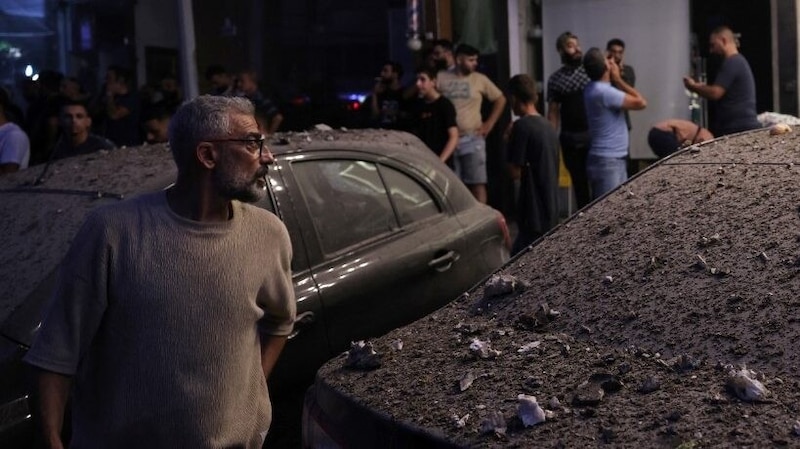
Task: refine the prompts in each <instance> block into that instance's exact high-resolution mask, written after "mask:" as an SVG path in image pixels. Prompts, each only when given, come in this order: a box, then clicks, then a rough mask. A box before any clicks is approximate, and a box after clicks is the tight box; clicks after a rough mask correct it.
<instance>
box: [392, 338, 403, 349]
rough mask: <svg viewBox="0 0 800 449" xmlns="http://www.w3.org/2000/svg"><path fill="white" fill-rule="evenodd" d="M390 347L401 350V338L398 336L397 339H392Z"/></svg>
mask: <svg viewBox="0 0 800 449" xmlns="http://www.w3.org/2000/svg"><path fill="white" fill-rule="evenodd" d="M392 349H394V350H395V351H402V350H403V340H400V339H399V338H398V339H397V340H394V341H392Z"/></svg>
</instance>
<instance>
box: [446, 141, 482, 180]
mask: <svg viewBox="0 0 800 449" xmlns="http://www.w3.org/2000/svg"><path fill="white" fill-rule="evenodd" d="M453 162H454V163H455V172H456V174H458V176H459V177H460V178H461V181H462V182H463V183H464V184H467V185H473V184H486V182H487V176H486V140H484V138H483V137H481V136H475V135H469V136H462V137H461V138H459V139H458V146H457V147H456V151H455V155H454V157H453Z"/></svg>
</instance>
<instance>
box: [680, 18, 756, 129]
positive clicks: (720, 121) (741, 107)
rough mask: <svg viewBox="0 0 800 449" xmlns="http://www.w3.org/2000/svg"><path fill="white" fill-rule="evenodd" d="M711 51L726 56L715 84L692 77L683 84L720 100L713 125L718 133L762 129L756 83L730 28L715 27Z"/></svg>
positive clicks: (701, 93)
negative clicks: (758, 116)
mask: <svg viewBox="0 0 800 449" xmlns="http://www.w3.org/2000/svg"><path fill="white" fill-rule="evenodd" d="M709 46H710V52H711V54H714V55H719V56H722V58H724V61H723V62H722V66H720V69H719V72H718V73H717V77H716V79H714V83H713V84H704V83H699V82H697V81H695V80H694V79H692V78H690V77H684V78H683V85H684V86H686V88H687V89H689V90H690V91H692V92H695V93H697V94H698V95H700V96H701V97H703V98H707V99H709V100H711V101H715V102H716V107H717V108H716V114H715V118H714V120H713V123H712V124H711V127H710V128H711V132H712V133H714V135H715V136H723V135H725V134H733V133H738V132H741V131H747V130H750V129H756V128H760V127H761V124H760V123H759V122H758V119H757V118H756V84H755V81H754V80H753V72H752V71H751V70H750V64H748V63H747V59H745V58H744V56H742V55H741V54H740V53H739V42H738V40H737V39H736V36H735V35H734V34H733V31H731V29H730V28H728V27H726V26H722V27H718V28H716V29H714V31H713V32H712V33H711V36H710V37H709Z"/></svg>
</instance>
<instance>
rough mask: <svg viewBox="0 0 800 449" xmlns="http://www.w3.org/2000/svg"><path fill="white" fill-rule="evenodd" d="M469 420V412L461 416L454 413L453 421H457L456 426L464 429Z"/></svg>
mask: <svg viewBox="0 0 800 449" xmlns="http://www.w3.org/2000/svg"><path fill="white" fill-rule="evenodd" d="M467 420H469V413H467V414H466V415H464V416H462V417H460V418H459V417H458V415H453V421H454V422H455V424H456V427H458V428H459V429H463V428H464V427H466V425H467Z"/></svg>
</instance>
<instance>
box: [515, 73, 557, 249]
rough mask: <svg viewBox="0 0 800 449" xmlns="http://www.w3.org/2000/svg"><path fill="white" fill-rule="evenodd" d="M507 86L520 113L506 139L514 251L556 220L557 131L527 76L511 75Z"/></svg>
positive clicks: (546, 229) (516, 109)
mask: <svg viewBox="0 0 800 449" xmlns="http://www.w3.org/2000/svg"><path fill="white" fill-rule="evenodd" d="M508 89H509V94H510V97H511V109H512V111H514V114H516V115H518V116H519V117H520V118H519V120H517V121H516V122H514V124H513V125H512V127H511V134H510V136H509V139H508V164H509V171H510V174H511V179H512V180H513V181H514V191H515V197H516V199H515V203H516V205H517V225H518V229H519V232H518V234H517V238H516V240H515V241H514V245H513V246H512V248H511V251H512V254H516V253H517V252H519V251H521V250H522V249H524V248H525V247H527V246H528V245H530V244H531V243H533V242H534V241H536V239H538V238H539V237H541V236H542V235H544V234H545V233H546V232H547V231H549V230H550V229H551V228H553V227H554V226H555V225H556V224H558V135H557V134H556V131H555V130H554V129H553V127H552V126H551V125H550V123H548V121H547V120H545V119H544V118H543V117H542V116H541V115H540V114H539V112H538V111H537V110H536V101H537V95H536V81H535V80H534V79H533V78H532V77H531V76H529V75H524V74H523V75H516V76H514V77H513V78H511V80H510V81H509V82H508Z"/></svg>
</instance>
